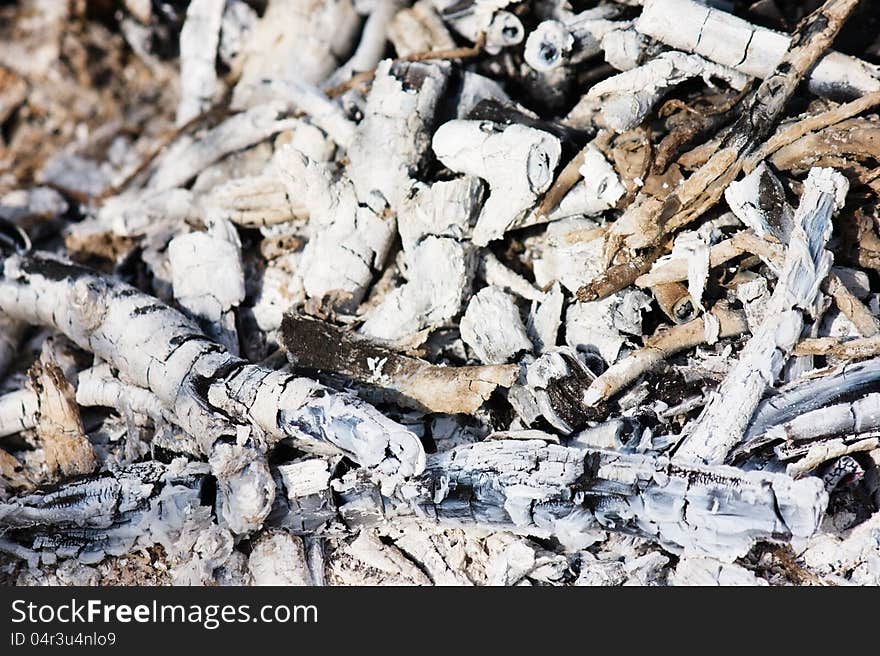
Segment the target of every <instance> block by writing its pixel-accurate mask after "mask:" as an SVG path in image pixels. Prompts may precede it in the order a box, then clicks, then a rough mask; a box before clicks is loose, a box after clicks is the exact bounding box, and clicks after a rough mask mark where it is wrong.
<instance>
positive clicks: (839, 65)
mask: <svg viewBox="0 0 880 656" xmlns="http://www.w3.org/2000/svg"><path fill="white" fill-rule="evenodd" d="M635 26H636V29H637V30H639V31H640V32H642V33H643V34H647V35H648V36H651V37H653V38H655V39H658V40H659V41H662V42H664V43H666V44H667V45H670V46H672V47H673V48H678V49H680V50H684V51H686V52H693V53H696V54H698V55H701V56H703V57H706V58H707V59H710V60H712V61H715V62H717V63H719V64H722V65H724V66H730V67H732V68H735V69H736V70H738V71H741V72H743V73H745V74H746V75H750V76H752V77H757V78H762V79H763V78H766V77H768V76H769V75H770V74H771V73H772V72H773V69H774V68H776V66H777V64H778V63H779V62H780V61H781V60H782V57H783V55H784V54H785V51H786V49H787V48H788V47H789V41H790V37H789V36H788V35H785V34H779V33H777V32H773V31H772V30H769V29H766V28H762V27H758V26H756V25H752V24H750V23H748V22H747V21H745V20H743V19H741V18H737V17H735V16H733V15H732V14H729V13H726V12H724V11H721V10H718V9H713V8H711V7H707V6H705V5H702V4H700V3H698V2H694V0H646V2H645V3H644V9H643V10H642V14H641V15H640V16H639V18H638V19H637V20H636V23H635ZM808 80H809V85H810V90H811V91H812V92H814V93H818V94H822V95H826V94H831V95H837V94H841V93H842V94H845V95H849V96H853V97H856V96H859V95H862V94H864V93H870V92H872V91H878V90H880V69H878V68H877V67H876V66H874V65H872V64H868V63H867V62H864V61H861V60H859V59H856V58H855V57H849V56H847V55H842V54H840V53H838V52H829V53H828V54H826V55H825V56H824V57H822V59H821V60H820V61H819V63H818V64H816V66H815V68H814V69H813V70H812V71H811V72H810V73H809V75H808Z"/></svg>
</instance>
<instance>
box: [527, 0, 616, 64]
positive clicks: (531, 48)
mask: <svg viewBox="0 0 880 656" xmlns="http://www.w3.org/2000/svg"><path fill="white" fill-rule="evenodd" d="M562 7H563V5H560V9H558V10H557V11H556V12H555V13H556V14H557V16H555V17H554V18H553V19H551V20H545V21H542V22H541V23H539V24H538V25H537V27H535V29H533V30H532V31H531V32H529V36H528V38H527V39H526V45H525V51H524V53H523V57H524V59H525V61H526V63H527V64H528V65H529V66H531V67H532V68H534V69H535V70H536V71H541V72H545V71H549V70H552V69H554V68H558V67H559V66H566V65H575V64H578V63H580V62H582V61H584V60H586V59H588V58H589V57H592V56H593V55H596V54H598V53H599V52H601V51H602V39H603V37H604V36H605V35H606V34H607V33H608V32H610V31H612V30H615V29H620V28H621V27H623V26H627V25H628V22H627V21H615V20H609V19H613V18H615V17H616V16H617V15H618V14H619V11H618V9H617V8H616V7H615V6H614V5H602V6H599V7H595V8H593V9H587V10H585V11H582V12H580V13H577V14H574V13H572V12H570V11H567V10H566V9H563V8H562Z"/></svg>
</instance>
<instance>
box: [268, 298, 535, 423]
mask: <svg viewBox="0 0 880 656" xmlns="http://www.w3.org/2000/svg"><path fill="white" fill-rule="evenodd" d="M280 337H281V339H280V341H281V343H282V345H284V347H285V348H286V349H287V351H288V355H289V357H290V359H291V360H292V361H293V362H294V363H295V364H296V365H298V366H300V367H305V368H306V369H316V370H319V371H335V372H338V373H341V374H343V375H345V376H348V377H350V378H353V379H354V380H357V381H360V382H363V383H367V384H369V385H372V386H375V387H377V388H379V389H380V390H382V391H383V392H385V393H387V394H388V395H389V396H390V397H391V399H392V400H394V401H397V402H398V403H400V404H402V405H405V406H410V407H415V408H418V409H420V410H422V411H424V412H445V413H449V414H455V413H459V412H462V413H467V414H473V413H474V412H476V411H477V409H478V408H479V407H480V406H481V405H482V404H483V402H484V401H485V400H486V399H488V398H489V395H490V394H492V392H493V391H494V390H495V389H497V388H499V387H502V388H506V387H510V385H511V384H512V383H513V382H514V380H516V377H517V374H518V372H519V369H518V367H517V366H515V365H488V366H483V367H440V366H437V365H432V364H429V363H427V362H425V361H424V360H419V359H417V358H410V357H406V356H403V355H399V354H397V353H395V352H394V351H392V350H390V349H387V348H384V347H382V346H379V345H377V344H374V343H371V342H370V341H369V340H368V339H366V338H364V337H361V336H359V335H357V334H356V333H350V332H346V331H344V330H342V329H341V328H337V327H335V326H333V325H332V324H329V323H326V322H322V321H319V320H317V319H310V318H308V317H303V316H297V315H294V314H288V315H287V316H285V318H284V322H283V323H282V326H281V336H280Z"/></svg>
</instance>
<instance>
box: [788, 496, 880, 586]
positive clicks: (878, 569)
mask: <svg viewBox="0 0 880 656" xmlns="http://www.w3.org/2000/svg"><path fill="white" fill-rule="evenodd" d="M878 541H880V513H874V515H872V516H871V518H870V519H868V520H867V521H866V522H863V523H861V524H859V525H858V526H856V527H855V528H853V529H851V530H849V531H846V532H845V533H844V534H843V535H840V536H837V535H833V534H831V533H820V534H818V535H816V536H814V537H813V538H812V539H811V540H810V541H809V543H808V545H807V548H806V550H805V551H804V552H803V559H804V562H805V563H806V565H807V566H808V567H809V568H810V569H812V570H815V571H817V572H819V573H820V574H824V575H836V576H840V577H843V576H845V575H846V574H848V573H851V574H850V576H849V577H848V578H849V580H850V581H851V582H852V583H856V584H862V585H880V547H878Z"/></svg>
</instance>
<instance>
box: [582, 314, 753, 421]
mask: <svg viewBox="0 0 880 656" xmlns="http://www.w3.org/2000/svg"><path fill="white" fill-rule="evenodd" d="M708 314H709V315H711V316H713V317H714V319H715V322H713V323H715V324H717V325H716V327H715V329H714V331H713V334H712V335H709V334H707V333H708V332H709V328H707V322H706V320H705V317H700V318H698V319H694V320H693V321H690V322H688V323H685V324H681V325H680V326H674V327H673V328H670V329H669V330H667V331H666V332H663V333H659V334H657V335H654V336H652V337H650V338H648V339H646V340H645V346H644V347H643V348H640V349H637V350H636V351H633V352H632V353H631V354H630V355H628V356H627V357H625V358H623V359H622V360H621V361H620V362H617V363H615V364H613V365H611V366H610V367H609V368H608V369H607V370H606V371H605V372H604V373H603V374H602V375H601V376H599V377H598V378H597V379H596V380H595V381H594V382H593V384H592V385H590V388H589V389H588V390H587V391H586V393H585V395H584V403H586V404H587V405H593V404H595V403H597V402H599V401H604V400H607V399H610V398H611V397H612V396H614V395H615V394H617V393H618V392H620V391H621V390H623V389H624V388H625V387H626V386H627V385H629V384H630V383H632V382H634V381H635V380H636V379H637V378H638V377H639V376H641V375H642V374H644V373H647V372H648V371H651V370H652V369H653V368H654V367H656V366H657V365H658V364H660V363H661V362H663V361H664V360H665V359H666V358H668V357H669V356H671V355H673V354H675V353H679V352H680V351H683V350H686V349H690V348H693V347H695V346H698V345H699V344H703V343H705V342H707V341H710V338H712V339H717V338H724V337H732V336H734V335H739V334H740V333H743V332H745V331H746V330H747V329H748V327H747V324H746V318H745V315H744V314H743V313H741V312H736V311H732V310H730V309H728V308H726V307H723V306H721V304H716V305H715V307H713V308H712V309H711V310H710V311H709V313H708Z"/></svg>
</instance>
